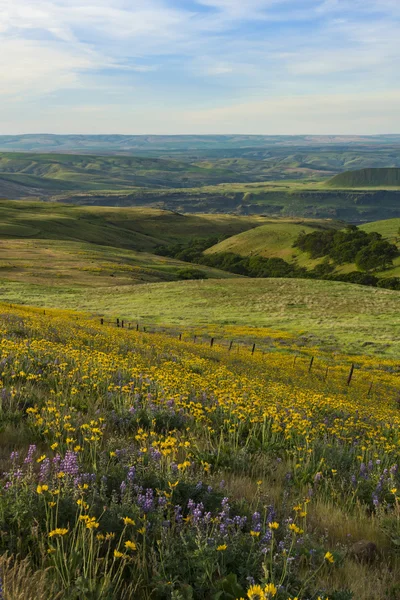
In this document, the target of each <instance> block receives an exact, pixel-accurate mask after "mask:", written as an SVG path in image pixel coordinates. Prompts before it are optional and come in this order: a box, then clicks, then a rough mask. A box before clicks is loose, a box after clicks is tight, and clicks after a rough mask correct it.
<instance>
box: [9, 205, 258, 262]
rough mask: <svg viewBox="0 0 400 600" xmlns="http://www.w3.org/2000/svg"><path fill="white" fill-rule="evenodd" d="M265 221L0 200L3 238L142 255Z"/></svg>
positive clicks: (231, 233) (155, 210)
mask: <svg viewBox="0 0 400 600" xmlns="http://www.w3.org/2000/svg"><path fill="white" fill-rule="evenodd" d="M264 221H265V219H263V218H261V217H237V216H231V215H215V216H214V215H180V214H176V213H172V212H169V211H163V210H158V209H148V208H101V207H95V208H93V207H80V206H77V207H76V206H70V205H65V206H63V205H60V204H49V203H41V202H13V201H0V239H1V238H5V239H7V238H10V237H12V238H18V237H33V238H36V239H55V240H71V241H82V242H92V243H97V244H101V245H110V246H114V247H121V248H130V249H133V250H144V251H151V250H153V249H154V248H155V247H156V246H158V245H160V244H163V243H169V242H173V241H179V240H186V239H188V238H191V237H192V236H199V237H207V236H224V235H235V234H237V233H240V232H242V231H245V230H247V229H250V228H252V227H256V226H257V225H260V224H262V223H263V222H264Z"/></svg>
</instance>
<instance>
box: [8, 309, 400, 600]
mask: <svg viewBox="0 0 400 600" xmlns="http://www.w3.org/2000/svg"><path fill="white" fill-rule="evenodd" d="M0 330H1V343H0V351H1V356H0V361H1V362H0V379H1V382H0V384H1V386H0V387H1V390H0V461H1V469H0V577H1V586H2V587H1V588H0V589H1V591H0V597H1V595H3V597H4V599H5V600H17V599H18V600H31V599H32V600H34V599H35V600H53V599H54V600H56V599H67V600H95V599H96V600H97V599H100V600H111V599H117V600H118V599H138V600H142V599H145V600H150V599H155V600H158V599H160V600H162V599H171V600H172V599H174V600H225V599H226V600H233V599H235V598H236V599H240V598H242V599H250V600H260V599H261V600H263V599H270V598H275V599H277V600H295V599H297V600H328V599H329V600H351V599H354V600H373V599H377V600H384V599H385V600H396V599H399V598H400V583H399V582H400V553H399V550H400V473H399V469H398V464H399V458H400V457H399V452H400V445H399V442H400V410H399V405H400V398H399V395H398V390H399V372H400V367H399V363H398V361H397V362H396V361H395V360H394V359H379V358H378V357H373V356H369V357H367V356H351V357H350V356H341V355H336V356H331V355H328V354H325V353H323V352H322V350H318V349H317V348H300V347H299V346H297V345H296V344H295V343H294V340H292V338H291V336H290V335H289V334H287V336H286V338H285V339H284V340H282V344H281V345H280V346H278V345H275V346H274V347H273V350H272V346H271V348H270V351H269V349H268V347H266V346H265V345H264V346H262V345H261V344H260V341H259V340H258V339H255V340H254V341H255V342H256V347H255V348H254V347H252V346H251V345H249V344H248V343H247V341H248V339H250V335H251V331H249V330H247V329H245V328H236V329H235V327H230V328H229V336H230V338H231V339H232V338H235V339H238V340H240V339H242V340H246V343H242V344H240V343H235V344H234V345H233V347H232V346H231V345H230V344H228V343H215V344H214V345H212V346H211V343H210V339H209V337H207V335H211V332H208V331H207V332H206V333H207V335H206V333H205V332H204V331H203V332H202V333H201V335H199V336H198V337H197V338H194V335H193V333H194V330H193V329H190V331H189V329H188V330H187V331H185V330H184V331H183V333H182V335H181V336H180V337H181V339H179V337H178V336H176V335H174V336H172V335H167V334H166V333H164V334H163V333H150V332H147V333H145V332H142V331H136V330H135V329H130V330H129V329H127V328H126V327H125V328H121V327H120V328H117V327H115V325H114V324H112V325H111V324H106V323H105V324H103V325H101V324H100V320H99V319H97V318H96V319H94V318H91V317H89V316H88V315H82V314H78V313H73V312H61V311H56V310H46V311H43V309H39V308H29V307H18V306H10V305H6V304H3V305H0ZM279 335H281V334H279ZM277 337H279V336H277ZM273 338H274V335H273V332H271V335H270V339H273ZM352 365H353V368H351V367H352Z"/></svg>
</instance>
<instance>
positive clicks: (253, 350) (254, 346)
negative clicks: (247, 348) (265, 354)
mask: <svg viewBox="0 0 400 600" xmlns="http://www.w3.org/2000/svg"><path fill="white" fill-rule="evenodd" d="M255 349H256V345H255V344H253V348H252V349H251V353H252V354H254V352H255Z"/></svg>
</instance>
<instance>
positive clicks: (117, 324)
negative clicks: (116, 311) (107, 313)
mask: <svg viewBox="0 0 400 600" xmlns="http://www.w3.org/2000/svg"><path fill="white" fill-rule="evenodd" d="M117 327H119V319H117Z"/></svg>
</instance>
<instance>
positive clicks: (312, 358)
mask: <svg viewBox="0 0 400 600" xmlns="http://www.w3.org/2000/svg"><path fill="white" fill-rule="evenodd" d="M313 362H314V357H313V356H312V357H311V360H310V366H309V367H308V372H310V371H311V369H312V366H313Z"/></svg>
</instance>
